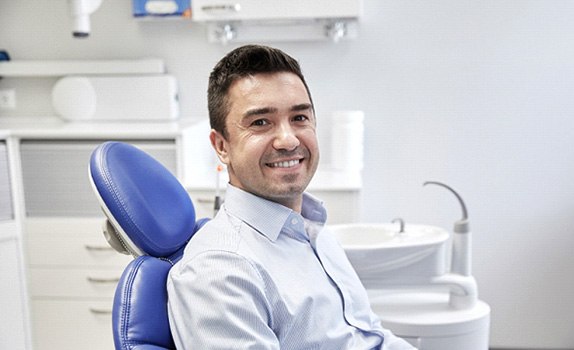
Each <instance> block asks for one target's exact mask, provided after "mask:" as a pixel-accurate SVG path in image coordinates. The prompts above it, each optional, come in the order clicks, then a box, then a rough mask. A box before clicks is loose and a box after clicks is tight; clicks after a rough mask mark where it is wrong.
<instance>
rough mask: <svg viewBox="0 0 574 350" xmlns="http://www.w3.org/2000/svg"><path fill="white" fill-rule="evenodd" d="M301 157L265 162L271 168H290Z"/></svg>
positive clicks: (299, 160)
mask: <svg viewBox="0 0 574 350" xmlns="http://www.w3.org/2000/svg"><path fill="white" fill-rule="evenodd" d="M300 162H301V159H293V160H286V161H283V162H275V163H267V165H268V166H269V167H271V168H291V167H294V166H295V165H297V164H299V163H300Z"/></svg>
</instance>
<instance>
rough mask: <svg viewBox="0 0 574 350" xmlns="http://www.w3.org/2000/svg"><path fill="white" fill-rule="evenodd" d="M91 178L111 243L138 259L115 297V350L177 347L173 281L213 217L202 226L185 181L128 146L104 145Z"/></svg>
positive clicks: (96, 154)
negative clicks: (170, 294) (169, 284)
mask: <svg viewBox="0 0 574 350" xmlns="http://www.w3.org/2000/svg"><path fill="white" fill-rule="evenodd" d="M89 176H90V181H91V183H92V186H93V189H94V192H95V193H96V196H97V198H98V200H99V202H100V205H101V207H102V210H103V211H104V213H105V215H106V218H107V219H106V221H105V223H104V235H105V236H106V239H107V240H108V243H109V244H110V245H111V246H112V247H113V248H114V249H116V250H118V251H119V252H121V253H124V254H131V255H133V256H134V260H132V261H131V262H130V263H129V264H128V265H127V267H126V268H125V270H124V272H123V274H122V276H121V278H120V281H119V283H118V285H117V288H116V293H115V296H114V305H113V309H112V324H113V336H114V344H115V347H116V349H122V350H128V349H134V350H136V349H137V350H152V349H153V350H160V349H175V345H174V342H173V339H172V337H171V333H170V328H169V321H168V315H167V289H166V280H167V275H168V272H169V270H170V268H171V266H172V265H173V264H174V263H175V262H176V261H178V260H179V259H180V258H181V255H182V253H183V249H184V247H185V245H186V244H187V242H188V241H189V240H190V239H191V237H192V235H193V234H194V233H195V232H196V231H197V230H198V229H199V228H200V227H201V226H202V225H203V224H204V223H205V222H206V221H207V219H202V220H199V221H197V222H196V220H195V210H194V207H193V203H192V201H191V199H190V197H189V195H188V193H187V192H186V191H185V189H184V188H183V187H182V185H181V184H180V183H179V181H178V180H177V179H176V178H175V177H174V176H173V175H172V174H171V173H170V171H169V170H167V169H166V168H165V167H164V166H163V165H161V164H160V163H159V162H158V161H157V160H155V159H154V158H152V157H151V156H150V155H148V154H147V153H145V152H144V151H142V150H140V149H138V148H136V147H134V146H132V145H129V144H127V143H122V142H105V143H103V144H101V145H99V146H98V147H97V148H96V149H95V150H94V151H93V153H92V156H91V158H90V164H89Z"/></svg>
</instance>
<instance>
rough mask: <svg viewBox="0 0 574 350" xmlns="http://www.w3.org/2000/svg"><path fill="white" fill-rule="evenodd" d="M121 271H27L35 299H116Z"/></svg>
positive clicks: (39, 269) (35, 269)
mask: <svg viewBox="0 0 574 350" xmlns="http://www.w3.org/2000/svg"><path fill="white" fill-rule="evenodd" d="M122 271H123V270H122V269H119V268H118V269H105V270H102V269H99V270H96V269H49V268H31V269H29V270H28V276H29V286H30V294H31V296H32V297H69V298H113V297H114V292H115V290H116V286H117V284H118V281H119V279H120V276H121V275H122Z"/></svg>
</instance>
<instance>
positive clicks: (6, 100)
mask: <svg viewBox="0 0 574 350" xmlns="http://www.w3.org/2000/svg"><path fill="white" fill-rule="evenodd" d="M0 109H4V110H9V109H16V90H14V89H5V90H0Z"/></svg>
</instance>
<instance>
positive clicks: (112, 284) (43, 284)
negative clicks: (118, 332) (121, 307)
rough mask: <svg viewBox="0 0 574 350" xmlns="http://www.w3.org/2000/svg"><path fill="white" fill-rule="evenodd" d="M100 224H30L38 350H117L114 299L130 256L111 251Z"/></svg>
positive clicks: (94, 220) (57, 220) (54, 220)
mask: <svg viewBox="0 0 574 350" xmlns="http://www.w3.org/2000/svg"><path fill="white" fill-rule="evenodd" d="M102 220H103V219H102V218H100V217H83V218H67V217H50V218H46V217H44V218H28V219H26V224H25V229H24V231H25V234H24V237H25V246H26V256H27V257H28V261H27V269H28V271H27V272H28V273H27V274H28V284H29V289H30V299H31V311H32V329H33V343H34V349H35V350H42V349H48V350H49V349H80V348H81V349H112V348H113V338H112V333H111V329H112V321H111V310H112V305H113V296H114V292H115V288H116V285H117V282H118V281H119V278H120V276H121V274H122V271H123V269H124V267H125V266H126V265H127V264H128V263H129V262H130V261H131V256H127V255H122V254H119V253H117V252H116V251H114V250H113V249H112V248H111V247H109V246H108V244H107V242H106V241H105V239H104V236H103V235H102V233H101V229H100V228H101V223H102Z"/></svg>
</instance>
